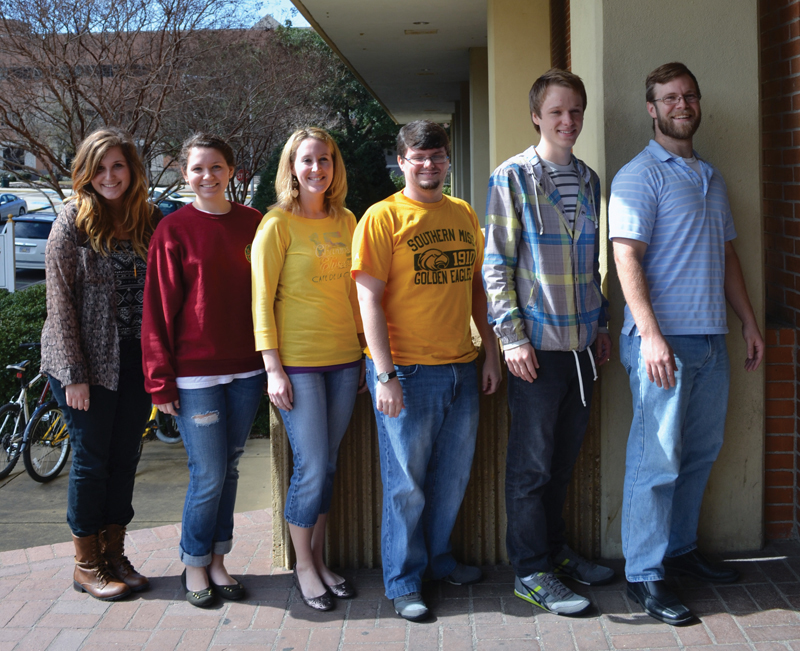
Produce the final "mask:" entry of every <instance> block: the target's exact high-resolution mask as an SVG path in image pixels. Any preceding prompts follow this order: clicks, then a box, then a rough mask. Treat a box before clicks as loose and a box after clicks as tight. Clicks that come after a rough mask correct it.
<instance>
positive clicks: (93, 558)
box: [72, 534, 131, 601]
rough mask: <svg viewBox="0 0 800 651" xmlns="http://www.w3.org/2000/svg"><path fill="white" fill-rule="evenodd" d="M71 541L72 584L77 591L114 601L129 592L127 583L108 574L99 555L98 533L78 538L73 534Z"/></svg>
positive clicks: (104, 563)
mask: <svg viewBox="0 0 800 651" xmlns="http://www.w3.org/2000/svg"><path fill="white" fill-rule="evenodd" d="M72 542H73V543H75V573H74V574H73V575H72V578H73V583H72V585H73V587H74V588H75V590H76V591H77V592H88V593H89V594H90V595H91V596H93V597H94V598H95V599H101V600H102V601H115V600H117V599H121V598H122V597H127V596H128V595H129V594H130V593H131V589H130V588H129V587H128V586H127V585H125V584H124V583H122V582H121V581H117V580H116V579H115V578H114V577H113V576H111V574H109V572H108V568H107V566H106V562H105V559H103V557H102V556H101V555H100V541H99V540H98V534H94V535H92V536H82V537H80V538H78V537H77V536H75V535H73V536H72Z"/></svg>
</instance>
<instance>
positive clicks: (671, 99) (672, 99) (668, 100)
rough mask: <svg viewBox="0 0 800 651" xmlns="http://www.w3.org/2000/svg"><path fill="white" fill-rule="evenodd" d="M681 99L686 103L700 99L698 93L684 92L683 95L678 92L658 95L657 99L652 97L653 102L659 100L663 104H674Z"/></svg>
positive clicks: (692, 102)
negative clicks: (662, 95)
mask: <svg viewBox="0 0 800 651" xmlns="http://www.w3.org/2000/svg"><path fill="white" fill-rule="evenodd" d="M681 98H683V101H684V102H686V103H687V104H694V103H695V102H699V101H700V93H685V94H684V95H680V94H673V95H664V97H659V98H658V99H654V100H653V102H654V103H655V102H661V103H662V104H664V106H675V105H676V104H677V103H678V102H680V101H681Z"/></svg>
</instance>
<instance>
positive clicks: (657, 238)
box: [608, 140, 736, 335]
mask: <svg viewBox="0 0 800 651" xmlns="http://www.w3.org/2000/svg"><path fill="white" fill-rule="evenodd" d="M695 156H697V154H696V153H695ZM697 159H698V161H699V163H700V168H701V171H702V173H703V174H702V178H700V176H698V174H697V173H696V172H695V171H693V170H692V169H691V168H690V167H689V165H688V164H687V163H686V162H685V161H684V160H683V158H681V157H680V156H676V155H674V154H671V153H670V152H668V151H667V150H666V149H664V148H663V147H662V146H661V145H659V144H658V143H657V142H656V141H655V140H651V141H650V144H649V145H647V147H646V148H645V149H644V151H642V152H641V153H640V154H639V155H638V156H636V158H634V159H633V160H632V161H631V162H630V163H628V164H627V165H625V167H623V168H622V169H621V170H620V171H619V172H618V173H617V175H616V176H615V177H614V182H613V183H612V184H611V199H610V201H609V205H608V231H609V238H610V239H612V240H613V239H614V238H615V237H624V238H628V239H632V240H639V241H642V242H646V243H647V244H648V246H647V252H646V253H645V255H644V259H643V260H642V266H643V268H644V272H645V275H646V277H647V283H648V286H649V288H650V300H651V302H652V304H653V310H654V311H655V314H656V318H657V319H658V325H659V327H660V328H661V332H662V333H663V334H665V335H699V334H724V333H726V332H728V325H727V319H726V308H725V242H727V241H729V240H732V239H734V238H735V237H736V230H735V228H734V226H733V217H732V215H731V208H730V204H729V203H728V190H727V187H726V185H725V180H724V179H723V178H722V174H720V172H719V170H718V169H716V168H715V167H714V166H713V165H711V164H710V163H707V162H706V161H704V160H701V159H700V157H699V156H697ZM634 325H635V324H634V321H633V317H632V316H631V311H630V309H629V308H628V306H627V305H626V306H625V322H624V324H623V326H622V334H624V335H629V334H630V333H631V330H632V329H633V327H634Z"/></svg>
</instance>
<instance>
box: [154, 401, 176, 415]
mask: <svg viewBox="0 0 800 651" xmlns="http://www.w3.org/2000/svg"><path fill="white" fill-rule="evenodd" d="M156 409H158V411H160V412H161V413H162V414H169V415H170V416H177V415H178V412H179V411H180V409H181V403H180V401H179V400H173V401H172V402H165V403H164V404H163V405H156Z"/></svg>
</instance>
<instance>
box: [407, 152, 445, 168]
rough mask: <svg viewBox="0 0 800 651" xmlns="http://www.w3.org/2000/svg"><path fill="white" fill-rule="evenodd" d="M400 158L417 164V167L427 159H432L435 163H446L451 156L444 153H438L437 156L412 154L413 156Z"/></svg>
mask: <svg viewBox="0 0 800 651" xmlns="http://www.w3.org/2000/svg"><path fill="white" fill-rule="evenodd" d="M400 158H402V159H403V160H407V161H408V162H409V163H411V164H412V165H416V166H417V167H419V166H421V165H424V164H425V162H426V161H430V162H431V163H433V164H434V165H441V164H442V163H446V162H447V161H449V160H450V157H449V156H445V155H444V154H436V155H435V156H412V157H411V158H406V157H405V156H401V157H400Z"/></svg>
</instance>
